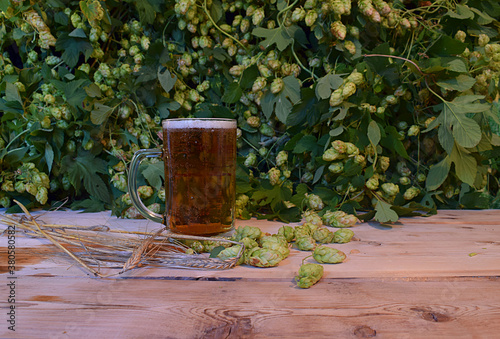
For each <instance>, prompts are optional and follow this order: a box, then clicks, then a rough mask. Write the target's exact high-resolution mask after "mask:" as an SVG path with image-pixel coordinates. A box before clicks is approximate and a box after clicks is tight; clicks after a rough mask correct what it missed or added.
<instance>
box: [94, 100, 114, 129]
mask: <svg viewBox="0 0 500 339" xmlns="http://www.w3.org/2000/svg"><path fill="white" fill-rule="evenodd" d="M113 110H114V107H109V106H107V105H104V104H101V103H100V102H96V103H95V104H94V109H93V110H92V112H90V121H92V123H93V124H94V125H102V124H104V123H105V122H106V120H108V118H109V116H110V115H111V113H113Z"/></svg>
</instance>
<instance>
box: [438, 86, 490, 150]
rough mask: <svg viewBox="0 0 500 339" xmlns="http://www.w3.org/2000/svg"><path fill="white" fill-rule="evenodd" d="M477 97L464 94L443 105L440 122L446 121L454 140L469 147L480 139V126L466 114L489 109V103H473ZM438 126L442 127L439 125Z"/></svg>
mask: <svg viewBox="0 0 500 339" xmlns="http://www.w3.org/2000/svg"><path fill="white" fill-rule="evenodd" d="M479 97H480V96H479ZM477 99H478V96H476V95H464V96H460V97H457V98H455V100H453V101H451V102H449V101H445V102H444V105H443V112H442V113H441V114H442V115H443V117H441V116H440V118H441V120H440V121H441V122H446V123H447V126H449V127H450V128H451V131H452V134H453V137H454V139H455V140H456V142H457V143H458V144H459V145H460V146H463V147H466V148H471V147H474V146H476V145H477V144H478V143H479V141H481V127H480V126H479V125H478V123H477V122H476V121H474V120H472V119H471V118H468V117H467V116H466V114H467V113H480V112H484V111H485V110H487V109H489V105H487V104H481V103H474V101H476V100H477ZM440 128H444V126H443V125H441V127H440Z"/></svg>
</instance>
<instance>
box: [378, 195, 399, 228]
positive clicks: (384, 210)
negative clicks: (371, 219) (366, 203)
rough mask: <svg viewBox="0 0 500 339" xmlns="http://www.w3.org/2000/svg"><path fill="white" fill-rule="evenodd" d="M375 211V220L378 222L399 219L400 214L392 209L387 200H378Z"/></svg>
mask: <svg viewBox="0 0 500 339" xmlns="http://www.w3.org/2000/svg"><path fill="white" fill-rule="evenodd" d="M375 211H376V213H375V220H376V221H378V222H382V223H384V222H396V221H398V219H399V217H398V214H397V213H396V212H395V211H394V210H392V209H391V205H390V204H388V203H386V202H385V201H382V200H379V201H377V204H376V205H375Z"/></svg>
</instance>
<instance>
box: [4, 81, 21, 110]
mask: <svg viewBox="0 0 500 339" xmlns="http://www.w3.org/2000/svg"><path fill="white" fill-rule="evenodd" d="M5 100H7V101H15V102H18V103H20V104H21V105H22V104H23V100H22V99H21V96H20V95H19V89H18V88H17V86H16V85H14V84H11V83H10V82H7V83H6V84H5Z"/></svg>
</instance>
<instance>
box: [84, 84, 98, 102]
mask: <svg viewBox="0 0 500 339" xmlns="http://www.w3.org/2000/svg"><path fill="white" fill-rule="evenodd" d="M84 90H85V93H87V95H88V96H89V97H91V98H99V97H101V95H102V93H101V89H100V88H99V86H97V85H96V84H95V83H91V84H90V85H89V86H87V87H85V88H84Z"/></svg>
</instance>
